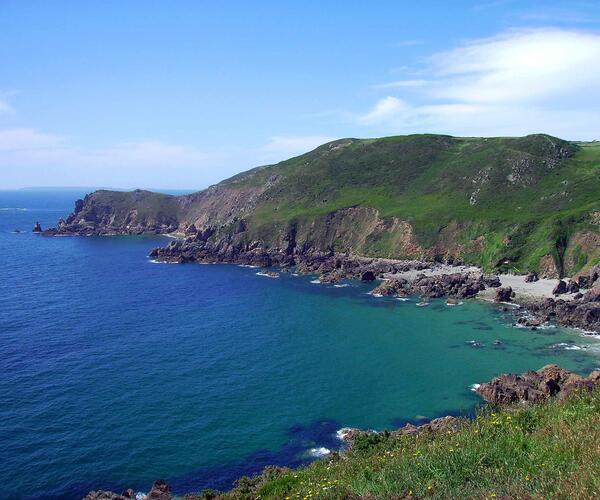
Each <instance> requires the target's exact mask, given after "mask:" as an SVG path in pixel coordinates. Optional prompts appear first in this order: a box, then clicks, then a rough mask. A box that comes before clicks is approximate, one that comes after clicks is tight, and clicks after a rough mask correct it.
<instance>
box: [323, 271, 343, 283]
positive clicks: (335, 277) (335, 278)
mask: <svg viewBox="0 0 600 500" xmlns="http://www.w3.org/2000/svg"><path fill="white" fill-rule="evenodd" d="M341 279H342V276H341V274H338V273H329V274H321V276H319V281H320V282H321V283H337V282H339V281H340V280H341Z"/></svg>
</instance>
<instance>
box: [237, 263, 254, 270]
mask: <svg viewBox="0 0 600 500" xmlns="http://www.w3.org/2000/svg"><path fill="white" fill-rule="evenodd" d="M238 267H248V268H250V269H256V268H257V267H258V266H251V265H250V264H240V265H239V266H238Z"/></svg>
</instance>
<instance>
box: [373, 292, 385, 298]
mask: <svg viewBox="0 0 600 500" xmlns="http://www.w3.org/2000/svg"><path fill="white" fill-rule="evenodd" d="M371 295H372V296H373V297H377V298H380V297H383V295H381V294H380V293H372V294H371Z"/></svg>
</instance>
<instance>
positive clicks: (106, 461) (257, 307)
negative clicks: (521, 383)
mask: <svg viewBox="0 0 600 500" xmlns="http://www.w3.org/2000/svg"><path fill="white" fill-rule="evenodd" d="M82 194H83V193H74V192H54V193H52V192H1V191H0V353H1V355H0V374H1V375H0V401H1V404H0V422H1V425H0V464H1V467H0V484H2V495H6V497H8V498H22V497H26V498H80V497H81V496H82V495H83V494H85V493H86V492H87V491H88V490H90V489H110V488H116V489H119V488H123V487H125V486H128V487H129V486H130V487H133V488H135V489H139V490H147V489H148V487H149V485H150V484H151V482H152V481H153V480H155V479H157V478H165V479H167V480H168V481H169V483H170V484H171V485H172V486H173V489H174V490H175V491H176V492H179V493H181V492H186V491H192V490H200V489H202V488H204V487H217V488H227V487H229V486H230V485H231V483H232V481H233V480H234V479H235V478H237V477H239V476H240V475H242V474H248V473H253V472H257V471H258V470H260V469H261V468H262V467H263V466H265V465H267V464H281V465H297V464H300V463H303V462H305V461H307V460H310V459H311V454H310V450H311V449H312V448H318V447H326V448H329V449H333V448H335V447H337V446H339V444H340V443H339V441H338V440H337V439H336V437H335V431H336V430H337V429H339V428H340V427H342V426H359V427H364V428H376V429H382V428H386V427H387V428H389V427H392V426H398V425H400V424H401V423H403V422H405V421H407V420H415V419H419V418H421V417H427V418H433V417H435V416H439V415H442V414H447V413H469V412H471V411H472V410H473V408H474V407H475V405H476V404H478V402H479V400H478V398H477V397H476V396H475V395H474V394H473V393H472V392H471V391H470V390H469V386H470V385H471V384H473V383H476V382H480V381H485V380H488V379H489V378H491V377H492V376H494V375H497V374H499V373H501V372H505V371H523V370H526V369H536V368H539V367H541V366H543V365H544V364H546V363H549V362H557V363H560V364H561V365H563V366H565V367H567V368H571V369H576V370H579V371H588V370H590V369H592V368H594V367H596V366H598V365H599V364H600V363H599V361H598V344H597V343H596V342H595V341H594V340H593V339H589V338H583V337H581V336H579V335H577V334H575V333H573V332H568V331H565V330H561V329H549V330H540V331H538V332H529V331H523V330H519V329H517V328H514V327H513V326H512V324H511V323H512V318H511V316H510V315H509V314H506V313H502V312H500V311H499V310H498V309H496V308H495V307H494V306H492V305H487V304H484V303H481V302H478V301H470V302H466V303H465V304H464V305H462V306H460V307H454V308H450V307H447V306H446V305H445V304H444V303H443V302H435V303H434V304H433V305H431V306H430V307H429V308H417V307H415V303H414V301H409V302H400V301H398V300H393V299H389V300H388V299H376V298H373V297H371V296H369V295H367V294H366V292H367V291H368V290H369V288H370V287H369V286H366V285H363V284H360V283H349V286H347V287H345V288H336V287H333V286H332V285H317V284H313V283H311V282H310V281H311V277H296V276H292V275H289V274H288V275H286V274H282V276H281V278H279V279H272V278H268V277H262V276H257V275H256V270H255V269H249V268H241V267H236V266H227V265H167V264H154V263H152V262H151V261H149V260H148V259H147V257H146V256H147V254H148V252H149V250H150V249H151V248H152V247H154V246H157V245H163V244H165V243H166V242H167V239H166V238H164V237H111V238H94V237H92V238H44V237H41V236H38V235H34V234H32V233H31V232H30V230H31V228H32V227H33V224H34V223H35V221H37V220H39V221H40V222H41V223H42V225H43V226H44V227H46V226H50V225H54V224H55V222H56V220H57V219H58V218H59V217H64V216H66V215H67V214H68V213H69V211H70V210H71V207H72V206H73V202H74V200H75V198H77V197H79V196H81V195H82ZM22 209H26V210H22ZM14 230H22V231H25V232H24V233H19V234H17V233H14V232H13V231H14ZM494 339H501V340H503V341H504V345H502V346H501V347H494V346H493V345H492V341H493V340H494ZM470 340H477V341H481V342H482V343H483V347H482V348H473V347H471V346H470V345H468V344H467V342H468V341H470ZM575 346H580V347H587V349H580V350H576V349H574V348H573V347H575ZM566 347H569V349H566Z"/></svg>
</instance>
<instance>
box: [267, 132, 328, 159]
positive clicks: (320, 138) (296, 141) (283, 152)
mask: <svg viewBox="0 0 600 500" xmlns="http://www.w3.org/2000/svg"><path fill="white" fill-rule="evenodd" d="M335 139H336V138H335V137H330V136H326V135H301V136H282V135H278V136H273V137H271V138H270V139H269V141H268V142H267V144H265V145H264V146H263V147H262V148H260V150H259V156H260V158H261V161H262V162H276V161H281V160H286V159H288V158H290V157H292V156H297V155H300V154H302V153H306V152H308V151H310V150H312V149H314V148H316V147H317V146H320V145H321V144H325V143H326V142H331V141H333V140H335Z"/></svg>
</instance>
